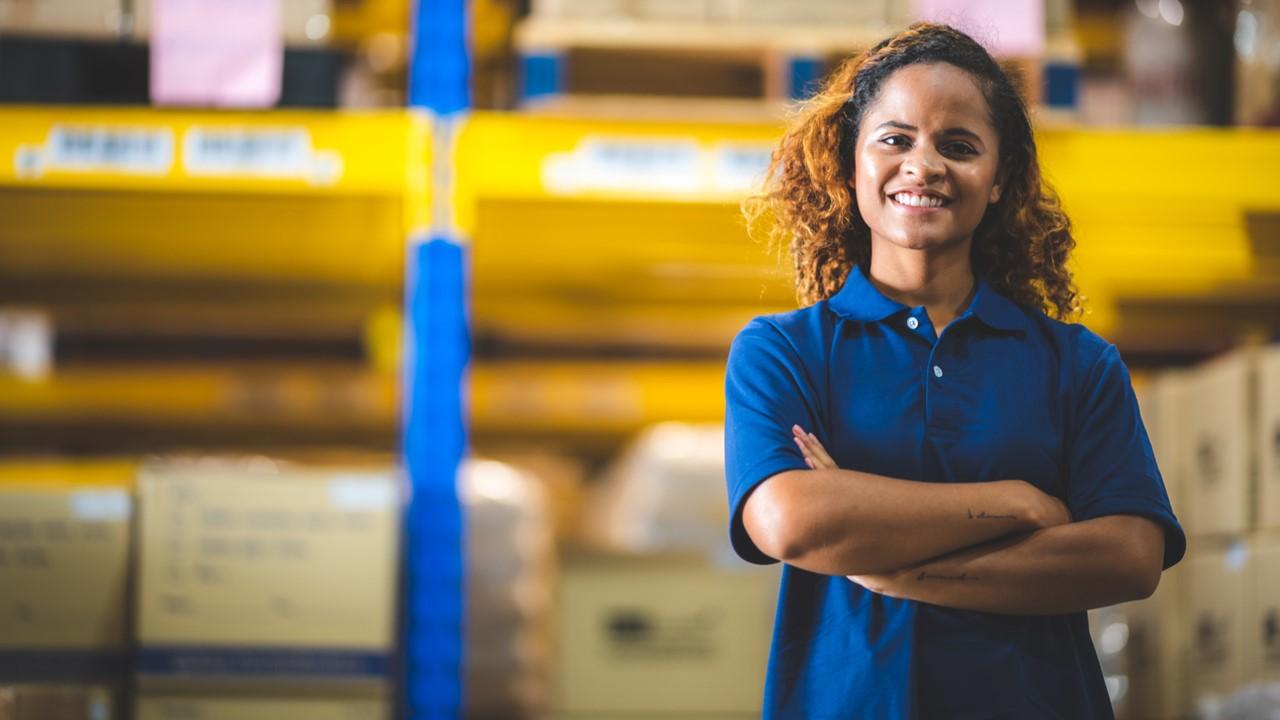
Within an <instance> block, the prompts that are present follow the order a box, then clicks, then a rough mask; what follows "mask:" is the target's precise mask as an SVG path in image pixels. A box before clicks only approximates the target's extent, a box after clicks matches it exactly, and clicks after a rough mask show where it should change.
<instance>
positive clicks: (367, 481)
mask: <svg viewBox="0 0 1280 720" xmlns="http://www.w3.org/2000/svg"><path fill="white" fill-rule="evenodd" d="M395 502H396V491H395V485H394V484H392V483H391V482H389V481H388V478H387V477H386V476H385V475H367V476H363V475H346V476H341V477H337V478H334V479H333V480H331V481H330V482H329V504H330V505H331V506H333V507H334V508H337V509H339V510H347V511H352V512H370V511H379V510H388V509H391V508H393V507H395Z"/></svg>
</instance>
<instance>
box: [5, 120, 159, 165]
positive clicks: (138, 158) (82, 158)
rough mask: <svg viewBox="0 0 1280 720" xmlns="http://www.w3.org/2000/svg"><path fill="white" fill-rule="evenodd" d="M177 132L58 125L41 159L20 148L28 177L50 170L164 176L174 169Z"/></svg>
mask: <svg viewBox="0 0 1280 720" xmlns="http://www.w3.org/2000/svg"><path fill="white" fill-rule="evenodd" d="M173 144H174V143H173V131H172V130H170V129H169V128H136V127H124V126H109V125H54V126H53V128H52V129H51V130H50V131H49V139H48V140H47V141H46V142H45V146H44V148H43V151H42V152H40V153H39V156H38V157H37V156H33V155H31V148H20V149H19V150H18V152H19V153H20V155H19V157H17V158H15V163H16V164H17V165H18V166H19V168H20V169H22V170H23V171H24V173H25V174H34V175H39V174H41V173H42V172H44V171H48V170H63V171H72V172H108V173H127V174H130V175H164V174H166V173H168V172H169V170H170V168H172V167H173Z"/></svg>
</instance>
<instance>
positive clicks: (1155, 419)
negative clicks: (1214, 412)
mask: <svg viewBox="0 0 1280 720" xmlns="http://www.w3.org/2000/svg"><path fill="white" fill-rule="evenodd" d="M1186 393H1187V378H1186V375H1185V374H1184V373H1182V372H1178V371H1166V372H1161V373H1156V374H1154V375H1151V376H1148V377H1146V378H1144V381H1143V382H1142V383H1140V385H1139V387H1138V388H1137V395H1138V405H1139V407H1140V409H1141V411H1142V422H1143V424H1144V425H1145V426H1146V428H1147V436H1148V437H1149V438H1150V439H1151V449H1152V450H1154V451H1155V455H1156V464H1157V465H1158V466H1159V467H1160V475H1161V476H1162V477H1163V478H1164V486H1165V490H1166V491H1167V492H1168V493H1169V503H1170V504H1171V505H1172V506H1173V512H1174V514H1175V515H1178V516H1179V517H1181V513H1182V511H1183V507H1184V505H1185V501H1186V498H1185V497H1184V493H1183V492H1182V488H1183V485H1184V484H1185V483H1184V480H1183V476H1184V475H1185V474H1186V469H1185V467H1184V465H1183V461H1184V458H1183V453H1182V452H1181V448H1182V444H1183V440H1184V438H1185V437H1186V436H1187V430H1186V427H1185V426H1186V422H1187V400H1186Z"/></svg>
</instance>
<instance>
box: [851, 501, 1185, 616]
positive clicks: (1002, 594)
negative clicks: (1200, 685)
mask: <svg viewBox="0 0 1280 720" xmlns="http://www.w3.org/2000/svg"><path fill="white" fill-rule="evenodd" d="M1163 557H1164V533H1163V531H1162V530H1161V529H1160V526H1159V525H1157V524H1156V523H1154V522H1152V521H1150V520H1148V519H1146V518H1143V517H1138V516H1133V515H1114V516H1108V517H1101V518H1096V519H1093V520H1087V521H1084V522H1077V523H1071V524H1068V525H1061V526H1058V527H1053V528H1048V529H1045V530H1039V531H1036V532H1032V533H1029V534H1025V535H1020V536H1016V537H1011V538H1006V539H1002V540H998V541H995V542H992V543H990V544H988V545H984V546H980V547H975V548H970V549H968V550H962V551H960V552H958V553H954V554H952V555H949V556H946V557H942V558H938V559H935V560H931V561H928V562H925V563H923V564H921V565H919V566H917V567H914V568H909V569H906V570H901V571H897V572H894V573H889V574H884V575H856V576H854V577H851V578H850V579H851V580H853V581H854V582H857V583H859V584H861V585H863V586H864V587H867V588H868V589H870V590H873V591H875V592H879V593H881V594H885V595H890V596H893V597H902V598H908V599H911V600H918V601H921V602H927V603H931V604H934V605H943V606H946V607H952V608H960V609H964V610H979V611H983V612H991V613H1003V614H1008V615H1051V614H1059V613H1071V612H1081V611H1084V610H1088V609H1092V608H1096V607H1104V606H1107V605H1114V604H1117V603H1121V602H1127V601H1130V600H1138V599H1141V598H1144V597H1147V596H1149V595H1150V594H1151V593H1153V592H1155V589H1156V585H1157V584H1158V583H1159V580H1160V569H1161V563H1162V560H1163Z"/></svg>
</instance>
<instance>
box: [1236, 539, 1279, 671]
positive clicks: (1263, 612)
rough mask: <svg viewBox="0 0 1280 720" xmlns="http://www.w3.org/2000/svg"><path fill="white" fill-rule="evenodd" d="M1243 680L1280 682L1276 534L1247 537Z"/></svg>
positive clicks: (1277, 540) (1277, 548)
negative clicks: (1249, 550)
mask: <svg viewBox="0 0 1280 720" xmlns="http://www.w3.org/2000/svg"><path fill="white" fill-rule="evenodd" d="M1250 545H1251V557H1250V562H1249V578H1248V586H1247V587H1248V594H1247V597H1246V603H1245V606H1246V613H1245V621H1244V626H1245V654H1244V670H1243V674H1244V682H1245V683H1251V682H1268V683H1276V682H1280V533H1274V532H1273V533H1268V534H1264V535H1256V536H1254V538H1252V539H1251V543H1250Z"/></svg>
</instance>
